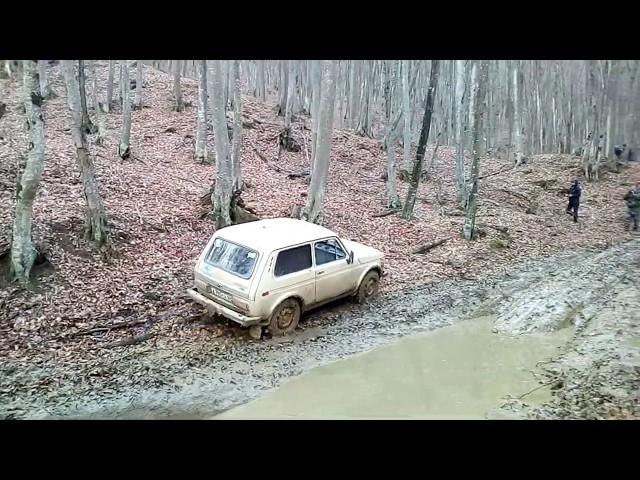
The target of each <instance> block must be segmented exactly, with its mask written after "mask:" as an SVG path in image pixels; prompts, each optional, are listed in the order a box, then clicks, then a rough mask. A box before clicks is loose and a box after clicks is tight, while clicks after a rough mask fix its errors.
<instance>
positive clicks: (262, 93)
mask: <svg viewBox="0 0 640 480" xmlns="http://www.w3.org/2000/svg"><path fill="white" fill-rule="evenodd" d="M264 62H265V61H264V60H258V79H257V80H258V81H257V83H258V86H257V93H258V94H257V97H258V100H260V101H262V102H265V101H266V100H267V95H266V88H265V74H264Z"/></svg>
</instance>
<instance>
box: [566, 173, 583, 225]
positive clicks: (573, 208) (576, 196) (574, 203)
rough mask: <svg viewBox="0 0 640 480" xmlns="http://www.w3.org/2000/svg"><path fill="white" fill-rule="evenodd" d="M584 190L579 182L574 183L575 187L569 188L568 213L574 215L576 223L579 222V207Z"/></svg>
mask: <svg viewBox="0 0 640 480" xmlns="http://www.w3.org/2000/svg"><path fill="white" fill-rule="evenodd" d="M581 194H582V189H581V188H580V183H579V182H578V180H574V181H573V185H571V187H570V188H569V205H567V213H568V214H569V215H571V214H573V221H574V223H577V222H578V207H580V195H581Z"/></svg>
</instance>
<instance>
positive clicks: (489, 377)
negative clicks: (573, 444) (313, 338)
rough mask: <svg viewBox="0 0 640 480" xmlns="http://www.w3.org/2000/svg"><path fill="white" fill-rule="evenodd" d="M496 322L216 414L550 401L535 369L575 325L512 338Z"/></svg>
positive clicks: (439, 334) (347, 364) (471, 408)
mask: <svg viewBox="0 0 640 480" xmlns="http://www.w3.org/2000/svg"><path fill="white" fill-rule="evenodd" d="M494 320H495V319H493V318H489V317H483V318H478V319H474V320H470V321H465V322H460V323H457V324H454V325H452V326H449V327H444V328H441V329H438V330H435V331H432V332H429V333H425V334H421V335H414V336H411V337H406V338H404V339H401V340H400V341H398V342H396V343H394V344H391V345H386V346H383V347H380V348H377V349H375V350H372V351H369V352H366V353H363V354H360V355H356V356H354V357H351V358H348V359H345V360H339V361H337V362H334V363H331V364H328V365H325V366H322V367H318V368H315V369H313V370H310V371H309V372H307V373H305V374H303V375H301V376H299V377H297V378H294V379H292V380H290V381H288V382H287V383H285V384H283V385H282V386H281V387H280V388H278V389H277V390H275V391H272V392H271V393H268V394H266V395H265V396H263V397H261V398H259V399H257V400H254V401H253V402H250V403H248V404H245V405H243V406H240V407H237V408H234V409H231V410H228V411H226V412H224V413H222V414H220V415H217V416H216V417H214V418H217V419H287V418H289V419H381V418H389V419H390V418H394V419H402V418H406V419H409V418H412V419H416V418H419V419H484V418H486V415H487V412H489V411H490V410H492V409H494V408H495V407H497V406H498V405H500V404H501V402H502V401H504V399H505V398H507V397H508V396H512V397H517V396H520V395H523V394H527V395H526V399H527V401H528V402H529V403H534V404H535V403H541V402H543V401H545V400H547V399H548V398H549V397H550V393H549V389H548V387H544V388H539V387H540V385H541V384H540V382H538V381H537V380H536V378H535V376H534V374H533V373H532V370H534V369H535V367H536V364H537V363H538V362H540V361H545V360H548V359H549V358H551V357H553V356H554V355H556V354H557V353H558V347H560V346H562V345H563V344H564V343H565V342H566V341H567V340H568V339H569V337H570V335H571V330H570V329H564V330H561V331H557V332H554V333H548V334H531V335H521V336H517V337H512V336H507V335H503V334H495V333H492V327H493V321H494ZM528 392H531V393H528Z"/></svg>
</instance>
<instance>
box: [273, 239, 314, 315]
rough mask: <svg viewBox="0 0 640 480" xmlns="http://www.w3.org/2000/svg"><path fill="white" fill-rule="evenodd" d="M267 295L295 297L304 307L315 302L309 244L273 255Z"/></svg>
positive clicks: (277, 299)
mask: <svg viewBox="0 0 640 480" xmlns="http://www.w3.org/2000/svg"><path fill="white" fill-rule="evenodd" d="M268 291H269V295H270V296H272V298H275V299H276V301H280V300H279V299H280V298H286V297H290V296H297V297H300V298H302V300H303V301H304V304H305V305H309V304H313V303H314V300H315V270H314V267H313V260H312V253H311V244H310V243H305V244H303V245H297V246H295V247H289V248H285V249H282V250H280V251H278V252H276V253H275V265H274V267H273V274H272V278H271V281H270V286H269V288H268Z"/></svg>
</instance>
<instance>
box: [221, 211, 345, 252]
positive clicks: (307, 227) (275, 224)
mask: <svg viewBox="0 0 640 480" xmlns="http://www.w3.org/2000/svg"><path fill="white" fill-rule="evenodd" d="M217 236H219V237H221V238H224V239H225V240H229V241H230V242H234V243H238V244H240V245H243V246H245V247H249V248H251V249H254V250H258V251H264V252H266V251H269V252H271V251H273V250H279V249H281V248H285V247H288V246H291V245H298V244H300V243H305V242H310V241H313V240H317V239H318V238H326V237H336V236H337V235H336V234H335V233H334V232H332V231H331V230H329V229H328V228H324V227H321V226H320V225H316V224H315V223H310V222H306V221H304V220H297V219H295V218H268V219H264V220H257V221H255V222H247V223H242V224H240V225H232V226H230V227H225V228H223V229H221V230H219V231H218V232H217Z"/></svg>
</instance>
